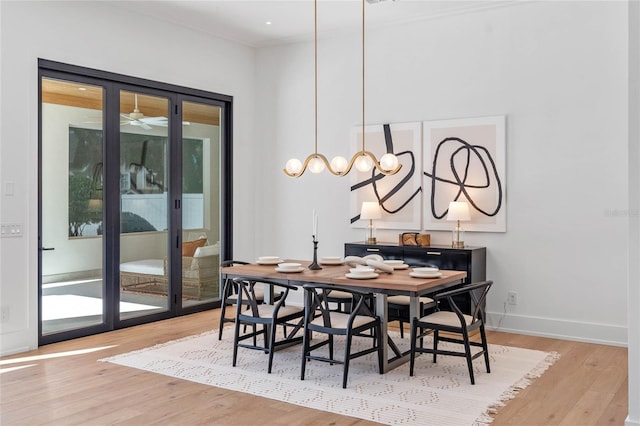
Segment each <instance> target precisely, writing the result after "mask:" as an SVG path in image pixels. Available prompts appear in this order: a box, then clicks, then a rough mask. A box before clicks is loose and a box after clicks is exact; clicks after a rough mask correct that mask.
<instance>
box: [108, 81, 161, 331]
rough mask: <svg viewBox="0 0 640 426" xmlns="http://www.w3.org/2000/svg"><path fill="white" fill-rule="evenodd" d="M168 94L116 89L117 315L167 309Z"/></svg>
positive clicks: (127, 315) (124, 317)
mask: <svg viewBox="0 0 640 426" xmlns="http://www.w3.org/2000/svg"><path fill="white" fill-rule="evenodd" d="M168 113H169V101H168V99H167V98H163V97H157V96H150V95H147V94H143V93H134V92H130V91H120V277H119V278H120V319H127V318H132V317H139V316H144V315H148V314H152V313H157V312H162V311H167V310H168V309H169V279H168V261H167V249H168V244H169V239H168V234H167V232H168V226H169V224H168V223H167V221H168V214H167V205H168V199H167V196H168V188H169V186H168V183H169V162H168V141H169V127H168V120H167V117H168Z"/></svg>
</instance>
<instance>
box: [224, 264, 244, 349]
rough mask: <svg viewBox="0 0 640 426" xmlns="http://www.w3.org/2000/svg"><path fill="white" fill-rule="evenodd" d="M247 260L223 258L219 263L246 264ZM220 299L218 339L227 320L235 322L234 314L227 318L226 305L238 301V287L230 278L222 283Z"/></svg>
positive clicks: (231, 304)
mask: <svg viewBox="0 0 640 426" xmlns="http://www.w3.org/2000/svg"><path fill="white" fill-rule="evenodd" d="M248 264H249V262H243V261H241V260H225V261H224V262H222V263H221V264H220V266H221V267H223V268H224V267H226V266H233V265H248ZM221 298H222V300H221V301H220V325H219V329H218V340H222V331H223V329H224V325H225V324H226V323H228V322H235V321H236V319H235V315H234V317H233V318H227V317H226V316H225V315H226V313H227V306H233V305H235V304H237V303H238V287H237V286H236V285H234V283H233V280H232V279H231V278H227V279H225V280H224V284H223V285H222V294H221Z"/></svg>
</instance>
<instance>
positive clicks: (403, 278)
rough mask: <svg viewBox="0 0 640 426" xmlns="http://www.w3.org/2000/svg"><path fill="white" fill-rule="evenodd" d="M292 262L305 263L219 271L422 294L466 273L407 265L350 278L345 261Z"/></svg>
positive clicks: (241, 267)
mask: <svg viewBox="0 0 640 426" xmlns="http://www.w3.org/2000/svg"><path fill="white" fill-rule="evenodd" d="M284 262H296V263H300V264H302V266H304V267H305V269H304V271H302V272H291V273H283V272H278V271H276V270H275V268H276V266H277V265H259V264H255V263H252V264H249V265H235V266H228V267H224V268H222V271H221V272H222V274H224V275H229V276H233V277H239V276H245V277H249V278H265V279H271V280H274V281H286V282H289V283H291V284H294V285H300V284H303V283H306V282H313V283H322V284H335V285H340V286H345V287H357V288H363V289H368V290H369V291H372V292H376V291H383V292H387V291H389V292H402V293H415V294H426V293H431V292H434V291H438V290H441V289H444V288H447V287H450V286H451V285H453V284H455V283H458V282H462V281H463V280H464V279H465V278H466V276H467V273H466V272H465V271H450V270H440V272H442V277H440V278H414V277H412V276H410V275H409V273H410V272H411V269H396V270H394V271H393V273H391V274H389V273H386V272H380V273H379V275H378V277H377V278H372V279H351V278H347V277H346V276H345V274H346V273H348V272H349V268H351V267H350V266H348V265H321V266H322V269H320V270H315V271H312V270H310V269H308V266H309V265H310V264H311V262H310V261H308V260H285V261H284Z"/></svg>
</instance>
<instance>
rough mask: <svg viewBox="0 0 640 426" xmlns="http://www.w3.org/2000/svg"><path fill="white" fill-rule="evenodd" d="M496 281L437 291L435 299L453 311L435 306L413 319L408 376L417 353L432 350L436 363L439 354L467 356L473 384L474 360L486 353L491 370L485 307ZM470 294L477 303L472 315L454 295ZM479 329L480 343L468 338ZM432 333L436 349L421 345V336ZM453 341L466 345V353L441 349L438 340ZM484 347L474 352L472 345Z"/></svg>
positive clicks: (485, 357)
mask: <svg viewBox="0 0 640 426" xmlns="http://www.w3.org/2000/svg"><path fill="white" fill-rule="evenodd" d="M492 284H493V281H481V282H477V283H472V284H467V285H465V286H462V287H460V288H458V289H455V290H450V291H445V292H443V293H439V294H436V295H435V296H433V299H434V300H435V301H436V302H438V301H439V300H447V301H448V302H449V306H450V307H451V309H452V311H440V310H438V309H439V307H438V306H436V312H434V313H432V314H429V315H426V316H424V317H422V318H420V319H418V318H414V320H413V322H412V324H411V360H410V364H409V375H410V376H413V368H414V365H415V359H416V353H430V354H433V362H436V356H437V355H438V354H440V355H452V356H460V357H465V358H466V359H467V367H468V369H469V376H470V378H471V384H472V385H473V384H475V379H474V377H473V360H474V359H476V358H478V357H480V356H482V355H484V362H485V365H486V368H487V373H490V372H491V369H490V367H489V350H488V349H487V336H486V334H485V331H484V321H485V314H484V306H485V301H486V298H487V293H488V292H489V289H490V288H491V285H492ZM465 293H468V294H469V296H470V297H471V300H472V301H473V303H474V304H475V307H474V309H473V314H472V315H467V314H463V313H462V311H461V310H460V308H459V307H458V305H457V304H456V302H455V300H454V298H455V296H457V295H460V294H465ZM478 329H479V330H480V342H475V341H471V340H470V339H469V333H470V332H471V331H474V330H478ZM441 331H444V332H447V333H452V334H459V335H460V336H461V337H460V338H456V337H448V336H441V335H440V332H441ZM432 332H433V349H430V348H424V347H422V345H420V346H418V344H417V343H418V342H417V341H418V339H421V338H422V337H424V336H425V335H426V334H429V333H432ZM440 341H443V342H451V343H459V344H462V345H464V352H456V351H450V350H443V349H438V343H439V342H440ZM472 346H475V347H481V348H482V350H480V351H478V352H476V353H475V354H473V355H472V354H471V347H472Z"/></svg>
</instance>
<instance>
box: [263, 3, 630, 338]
mask: <svg viewBox="0 0 640 426" xmlns="http://www.w3.org/2000/svg"><path fill="white" fill-rule="evenodd" d="M627 28H628V25H627V5H626V3H625V2H526V3H522V4H518V5H513V6H509V7H499V8H494V9H490V10H485V11H481V12H476V13H469V14H460V15H454V16H449V17H443V18H439V19H435V20H430V21H423V22H414V23H408V24H405V25H402V26H396V27H389V28H386V29H384V30H379V31H369V32H368V34H367V120H366V121H367V123H368V124H382V123H389V122H390V123H394V122H411V121H422V120H437V119H445V118H463V117H475V116H487V115H499V114H505V115H507V204H508V217H507V232H506V233H467V235H465V237H466V238H465V239H466V242H467V244H470V245H480V246H486V247H487V256H488V258H487V275H488V278H489V279H492V280H494V282H495V284H494V287H493V288H492V291H491V295H490V300H489V302H488V310H489V312H490V316H491V321H492V323H493V325H494V326H495V327H499V328H500V329H501V330H505V331H515V332H521V333H531V334H539V335H548V336H554V337H560V338H568V339H579V340H585V341H595V342H602V343H612V344H626V341H627V334H626V333H627V327H626V324H627V311H626V297H627V292H626V290H627V257H626V250H627V229H628V228H627V220H626V216H625V215H623V214H620V212H622V211H624V210H625V209H626V208H627V205H628V204H627V203H628V193H627V191H628V181H627V180H628V177H627V167H628V165H627V120H628V116H627V88H628V83H627V65H628V64H627V55H628V52H627V46H628V31H627ZM359 55H360V38H359V34H358V33H354V34H353V36H352V37H350V38H341V39H328V40H321V41H320V43H319V127H320V134H319V146H320V151H321V152H323V153H324V154H325V155H326V156H327V157H329V158H331V157H333V156H334V155H336V154H338V153H341V154H342V155H345V156H347V157H349V156H350V155H352V154H353V152H354V150H355V149H354V147H352V146H350V143H349V136H348V135H349V131H350V129H351V127H352V126H353V125H357V124H359V122H360V120H361V110H360V102H361V99H360V96H361V95H360V84H361V83H360V56H359ZM258 67H259V69H260V73H259V74H258V76H259V77H258V78H259V84H258V85H257V89H258V100H259V101H260V102H262V103H261V104H259V105H258V108H260V109H261V110H262V111H264V112H265V114H261V115H257V116H256V118H257V120H258V121H257V123H258V128H261V129H265V130H264V131H263V132H262V133H261V141H260V144H257V149H261V152H260V153H261V158H262V161H261V163H260V164H259V167H260V169H259V173H258V174H256V181H255V185H256V186H257V187H259V188H262V189H263V190H262V191H261V192H260V194H259V198H258V202H259V204H260V205H269V206H270V208H269V209H268V210H261V211H260V214H259V215H258V220H259V223H258V224H257V230H258V231H259V232H258V235H259V236H260V240H259V241H257V244H256V250H255V255H261V254H277V255H281V256H287V257H297V258H299V257H301V256H302V257H307V258H308V257H310V256H311V254H312V246H311V242H310V240H311V219H310V218H311V211H312V209H314V208H315V209H317V210H318V212H319V221H320V225H319V227H320V231H319V234H320V237H319V240H320V243H319V251H320V254H321V255H340V254H341V253H342V251H343V243H344V242H347V241H358V240H362V239H363V238H362V237H363V232H362V231H361V230H352V229H351V227H350V225H349V216H348V205H349V179H348V178H336V177H332V176H330V175H329V174H328V173H324V174H321V175H312V174H310V173H307V174H305V175H304V176H302V177H301V178H299V179H291V178H288V177H286V176H285V175H284V174H283V173H282V171H281V170H282V168H283V166H284V163H285V162H286V160H287V159H288V158H290V157H294V156H295V157H298V158H300V157H302V158H304V157H306V156H307V155H308V154H309V153H311V152H312V150H313V101H312V99H313V45H312V44H311V43H302V44H296V45H288V46H277V47H272V48H265V49H261V50H260V51H259V52H258ZM380 233H381V231H379V232H378V234H379V235H378V237H379V239H380ZM382 236H383V238H382V239H383V241H396V240H397V231H393V232H391V231H387V232H384V233H382ZM449 238H450V236H449V234H448V233H443V232H432V241H435V242H436V243H438V242H439V243H443V244H444V243H447V242H449V241H450V240H449ZM508 291H516V292H517V293H518V305H516V306H511V305H505V303H504V302H505V301H506V295H507V292H508Z"/></svg>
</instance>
